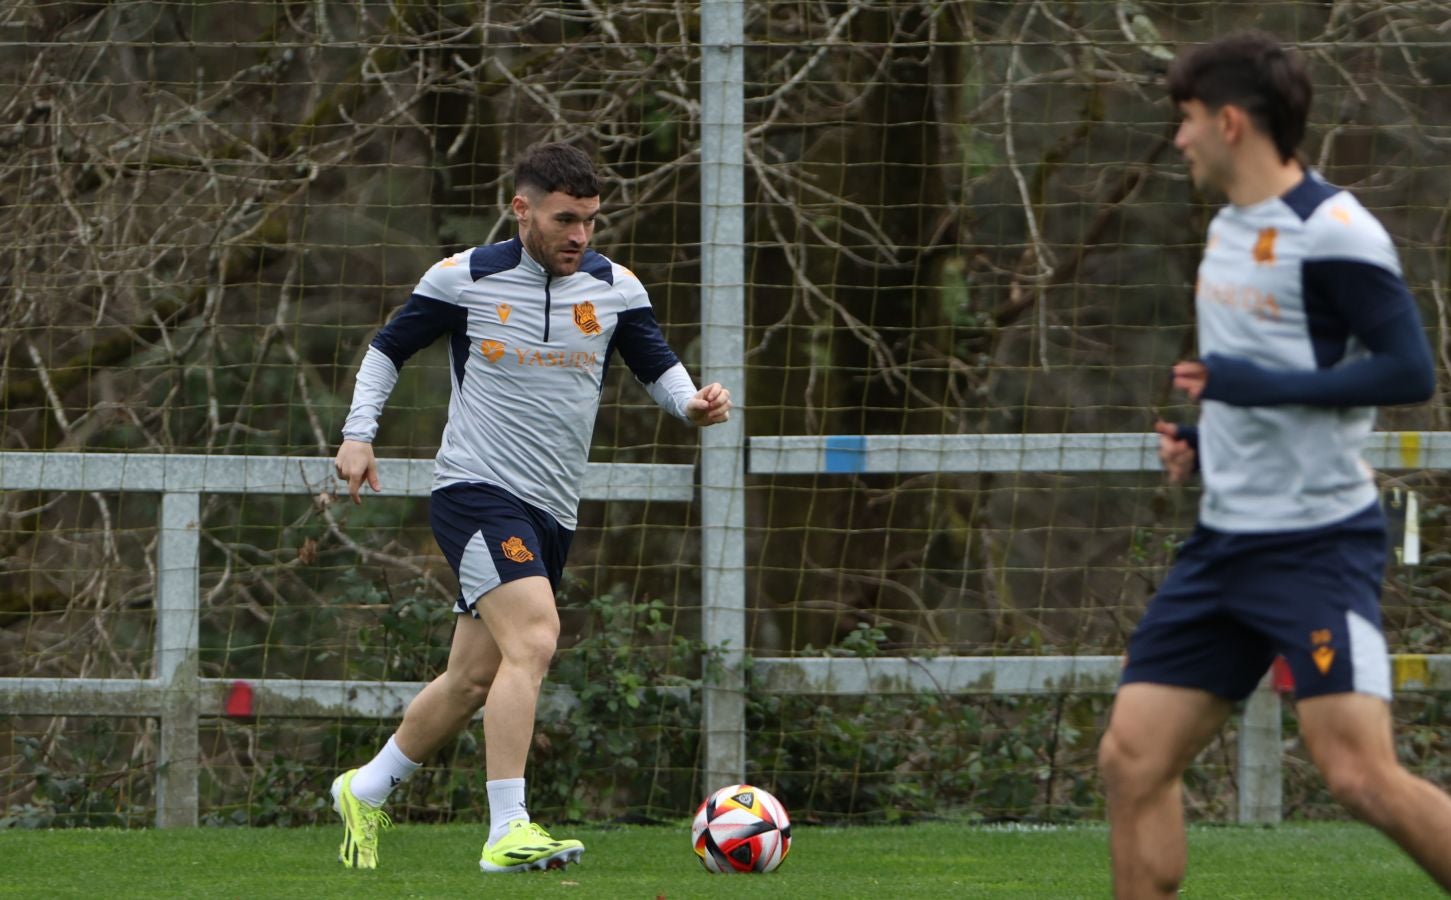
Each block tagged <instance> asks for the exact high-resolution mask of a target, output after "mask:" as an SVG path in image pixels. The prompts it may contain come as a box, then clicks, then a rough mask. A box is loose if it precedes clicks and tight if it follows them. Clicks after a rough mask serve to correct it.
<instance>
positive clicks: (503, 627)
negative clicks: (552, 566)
mask: <svg viewBox="0 0 1451 900" xmlns="http://www.w3.org/2000/svg"><path fill="white" fill-rule="evenodd" d="M474 610H475V612H477V613H478V616H479V620H480V622H481V623H482V624H483V625H484V627H486V628H487V629H488V630H489V633H490V634H491V635H492V636H493V639H494V641H495V643H496V644H497V645H498V648H499V652H500V653H501V654H502V656H503V658H505V659H515V658H521V657H535V658H540V657H542V658H544V659H547V658H548V657H550V656H553V654H554V648H555V646H556V644H557V643H558V641H559V610H558V609H557V608H556V607H555V603H554V589H553V587H551V585H550V582H549V579H548V578H546V577H544V576H542V575H531V576H527V577H524V578H517V579H515V580H513V581H506V582H504V583H503V584H501V585H499V586H498V587H496V588H494V589H493V590H491V591H489V592H488V593H486V594H484V595H483V596H482V597H480V598H479V600H478V603H477V604H475V606H474Z"/></svg>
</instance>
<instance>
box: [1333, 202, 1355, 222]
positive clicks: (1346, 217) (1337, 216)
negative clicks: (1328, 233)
mask: <svg viewBox="0 0 1451 900" xmlns="http://www.w3.org/2000/svg"><path fill="white" fill-rule="evenodd" d="M1330 218H1332V219H1334V220H1335V221H1337V222H1339V223H1340V224H1341V225H1349V224H1351V218H1350V213H1348V212H1346V211H1345V207H1343V206H1332V207H1330Z"/></svg>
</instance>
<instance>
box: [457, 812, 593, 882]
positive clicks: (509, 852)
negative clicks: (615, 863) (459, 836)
mask: <svg viewBox="0 0 1451 900" xmlns="http://www.w3.org/2000/svg"><path fill="white" fill-rule="evenodd" d="M583 854H584V844H581V843H580V842H579V841H571V840H565V841H556V840H555V839H554V838H552V837H550V836H549V832H547V831H545V830H544V829H543V828H540V827H539V823H538V822H526V821H524V820H523V819H515V820H514V821H512V822H510V823H509V833H508V834H506V835H504V836H503V837H501V838H499V841H498V843H496V844H493V845H492V846H490V845H488V844H485V845H484V853H483V856H481V857H480V858H479V868H480V869H483V870H484V871H485V872H524V871H527V870H529V869H562V868H564V867H565V866H566V865H568V864H569V863H572V862H579V858H580V856H582V855H583Z"/></svg>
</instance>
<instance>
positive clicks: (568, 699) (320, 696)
mask: <svg viewBox="0 0 1451 900" xmlns="http://www.w3.org/2000/svg"><path fill="white" fill-rule="evenodd" d="M199 682H200V684H199V688H198V689H199V692H200V696H199V698H198V711H199V713H200V714H201V715H202V716H203V717H217V716H222V715H225V710H226V700H227V697H228V696H229V695H230V694H231V692H232V691H233V689H234V686H237V685H245V688H246V689H247V690H249V691H250V692H251V703H250V712H249V715H250V716H253V717H259V718H260V717H265V718H273V719H335V718H354V719H397V718H400V717H401V716H402V715H403V711H404V709H406V708H407V707H408V704H409V703H410V702H411V701H412V700H413V698H414V696H416V695H417V694H418V692H419V691H421V690H423V687H424V685H425V684H426V682H422V681H338V680H327V679H301V678H254V679H233V678H202V679H199ZM656 690H657V693H661V694H665V695H667V696H673V697H675V698H676V699H681V700H684V699H688V698H689V695H690V691H689V689H688V688H685V687H676V686H669V687H663V688H658V689H656ZM164 701H165V690H164V689H163V687H162V684H161V682H160V680H158V679H154V678H150V679H141V678H0V715H36V716H160V715H162V714H163V713H164V712H165V705H164ZM578 703H579V698H578V697H577V696H576V695H575V693H574V692H573V691H572V690H570V689H569V688H567V687H564V686H562V685H550V684H546V685H545V686H544V690H543V692H542V693H541V694H540V697H539V715H541V716H543V717H544V718H558V717H560V716H563V715H564V714H565V713H567V712H568V711H569V710H570V709H572V708H574V707H575V706H576V705H577V704H578Z"/></svg>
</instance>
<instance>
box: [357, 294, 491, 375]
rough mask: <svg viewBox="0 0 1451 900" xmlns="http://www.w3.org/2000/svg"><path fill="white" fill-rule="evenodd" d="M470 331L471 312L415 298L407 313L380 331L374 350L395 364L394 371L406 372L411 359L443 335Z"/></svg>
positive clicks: (405, 305) (431, 300)
mask: <svg viewBox="0 0 1451 900" xmlns="http://www.w3.org/2000/svg"><path fill="white" fill-rule="evenodd" d="M467 330H468V311H467V310H465V309H464V308H463V307H462V306H457V305H455V304H453V303H445V302H444V301H442V300H435V299H433V298H432V297H425V296H423V295H422V294H413V295H412V296H410V297H409V298H408V302H407V303H406V304H404V306H403V309H401V310H399V311H398V314H397V315H396V316H394V317H393V318H392V319H391V320H389V322H388V324H387V325H384V326H383V327H382V328H381V329H379V330H378V333H377V335H375V336H374V337H373V346H374V347H376V348H378V350H380V351H381V352H382V353H383V354H385V355H386V356H387V357H388V358H389V359H390V360H392V361H393V368H395V369H398V370H399V371H402V369H403V364H404V363H405V362H407V361H408V358H409V357H410V356H412V355H413V354H415V353H417V352H418V351H419V350H422V349H423V348H424V347H427V346H428V345H429V344H432V343H433V342H434V341H436V340H438V338H439V337H440V336H441V335H445V334H458V333H464V332H466V331H467Z"/></svg>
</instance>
